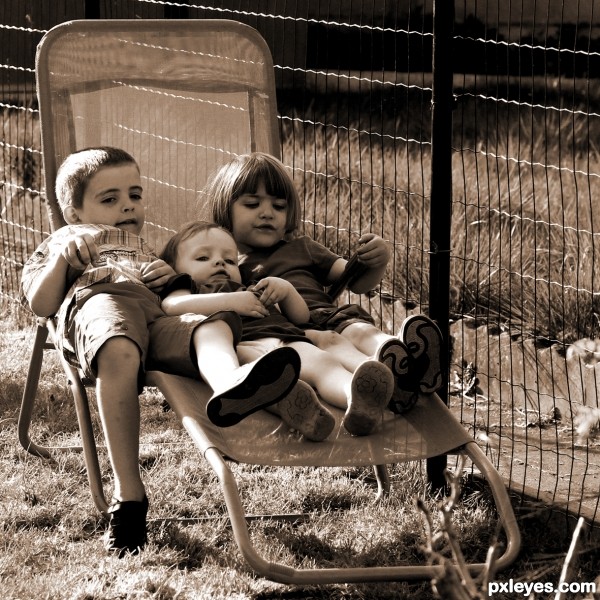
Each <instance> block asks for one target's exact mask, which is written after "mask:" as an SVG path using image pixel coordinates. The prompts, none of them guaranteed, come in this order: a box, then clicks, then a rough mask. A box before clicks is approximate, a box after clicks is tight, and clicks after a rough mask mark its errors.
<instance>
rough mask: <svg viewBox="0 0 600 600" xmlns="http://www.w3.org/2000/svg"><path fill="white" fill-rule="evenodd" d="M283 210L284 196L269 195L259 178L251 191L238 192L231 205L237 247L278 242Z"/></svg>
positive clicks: (243, 248)
mask: <svg viewBox="0 0 600 600" xmlns="http://www.w3.org/2000/svg"><path fill="white" fill-rule="evenodd" d="M287 212H288V201H287V199H285V198H276V197H275V196H270V195H269V194H268V193H267V190H266V189H265V184H264V182H263V181H261V182H260V183H259V185H258V188H257V190H256V192H254V193H253V194H252V193H247V194H242V195H241V196H240V197H239V198H238V199H237V200H236V201H235V202H234V203H233V206H232V207H231V221H232V225H233V232H232V233H233V237H234V238H235V241H236V242H237V245H238V247H239V249H240V251H241V252H249V251H251V250H254V249H256V248H270V247H271V246H274V245H275V244H277V243H278V242H280V241H281V240H282V239H283V238H284V236H285V233H286V223H287Z"/></svg>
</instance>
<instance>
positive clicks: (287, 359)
mask: <svg viewBox="0 0 600 600" xmlns="http://www.w3.org/2000/svg"><path fill="white" fill-rule="evenodd" d="M192 340H193V344H194V349H195V351H196V357H197V360H198V369H199V371H200V375H201V376H202V378H203V379H204V380H205V381H206V382H207V383H208V384H209V385H210V386H211V388H212V389H213V396H212V397H211V399H210V400H209V401H208V404H207V407H206V410H207V414H208V417H209V418H210V420H211V421H212V422H213V423H215V424H216V425H218V426H220V427H229V426H231V425H236V424H237V423H239V422H240V421H241V420H242V419H244V418H245V417H247V416H248V415H250V414H252V413H254V412H256V411H257V410H260V409H262V408H266V407H267V406H270V405H272V404H275V403H276V402H279V401H280V400H281V399H283V398H284V397H285V396H286V395H287V394H288V393H289V392H290V391H291V389H292V388H293V387H294V385H295V384H296V382H297V381H298V375H299V373H300V357H299V356H298V353H297V352H296V351H295V350H293V349H292V348H289V347H283V348H277V349H275V350H272V351H271V352H268V353H267V354H265V355H264V356H261V357H260V358H258V359H257V360H255V361H253V362H251V363H249V364H246V365H243V366H241V367H240V366H239V361H238V357H237V354H236V352H235V349H234V344H233V334H232V332H231V329H230V327H229V326H228V325H227V323H226V322H224V321H210V322H207V323H202V324H201V325H200V326H198V327H197V328H196V329H195V330H194V334H193V337H192Z"/></svg>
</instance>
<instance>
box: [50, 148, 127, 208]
mask: <svg viewBox="0 0 600 600" xmlns="http://www.w3.org/2000/svg"><path fill="white" fill-rule="evenodd" d="M127 163H131V164H134V165H135V166H136V167H137V168H138V170H139V166H138V164H137V161H136V160H135V158H133V156H131V154H129V153H128V152H125V150H121V148H113V147H111V146H98V147H94V148H84V149H83V150H77V151H76V152H73V154H69V156H67V158H65V160H64V161H63V163H62V164H61V165H60V168H59V169H58V173H57V174H56V184H55V190H56V199H57V200H58V203H59V205H60V207H61V209H63V210H64V209H65V208H66V207H67V206H72V207H73V208H81V207H82V204H83V194H84V193H85V188H86V187H87V184H88V182H89V180H90V179H91V178H92V177H93V176H94V175H95V174H96V173H97V172H98V171H100V169H103V168H104V167H112V166H116V165H122V164H127Z"/></svg>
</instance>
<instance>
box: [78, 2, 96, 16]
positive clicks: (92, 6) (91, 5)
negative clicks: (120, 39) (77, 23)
mask: <svg viewBox="0 0 600 600" xmlns="http://www.w3.org/2000/svg"><path fill="white" fill-rule="evenodd" d="M80 6H81V5H80ZM83 14H84V15H85V18H86V19H99V18H100V0H85V6H84V13H83Z"/></svg>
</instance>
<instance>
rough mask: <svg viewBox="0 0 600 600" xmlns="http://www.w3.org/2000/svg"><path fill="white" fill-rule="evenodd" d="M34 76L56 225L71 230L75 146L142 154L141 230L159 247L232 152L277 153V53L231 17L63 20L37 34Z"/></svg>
mask: <svg viewBox="0 0 600 600" xmlns="http://www.w3.org/2000/svg"><path fill="white" fill-rule="evenodd" d="M36 73H37V81H38V95H39V104H40V122H41V131H42V150H43V159H44V173H45V175H44V177H45V187H46V196H47V201H48V210H49V214H50V220H51V224H52V227H53V229H56V228H58V227H60V226H62V225H64V221H63V219H62V215H61V211H60V209H59V207H58V205H57V201H56V197H55V194H54V181H55V177H56V171H57V168H58V167H59V166H60V164H61V162H62V161H63V159H64V158H65V157H66V156H67V155H68V154H70V153H71V152H73V151H74V150H79V149H82V148H86V147H89V146H99V145H109V146H117V147H120V148H123V149H125V150H127V151H128V152H130V153H131V154H132V155H133V156H134V157H135V158H136V160H137V161H138V163H139V165H140V169H141V172H142V184H143V186H144V190H145V191H144V196H145V201H146V226H145V229H144V231H143V232H142V235H143V236H144V237H145V238H146V239H147V240H148V241H149V242H150V243H151V244H153V245H154V246H155V248H156V249H157V250H160V248H161V247H162V245H163V243H164V241H165V240H166V239H167V238H168V237H169V236H170V235H171V233H172V232H173V231H174V230H176V229H177V228H178V227H179V226H180V225H181V224H182V223H184V222H186V221H189V220H193V219H195V218H197V216H198V209H199V205H200V204H201V202H202V198H201V194H200V191H201V190H202V189H203V187H204V185H205V184H206V181H207V178H208V177H209V176H210V174H211V173H212V172H213V171H214V170H215V169H216V168H217V167H218V166H220V165H221V164H223V163H224V162H226V161H227V160H229V159H230V158H231V156H232V155H237V154H243V153H246V152H250V151H254V150H261V151H263V152H268V153H270V154H273V155H275V156H277V157H279V156H280V143H279V136H278V127H277V115H276V98H275V85H274V76H273V65H272V59H271V55H270V51H269V49H268V47H267V45H266V43H265V42H264V40H263V38H262V37H260V35H259V34H258V33H257V32H256V30H254V29H252V28H251V27H248V26H246V25H243V24H241V23H238V22H236V21H227V20H185V21H183V20H182V21H178V20H175V21H158V20H107V21H71V22H68V23H63V24H62V25H59V26H57V27H55V28H54V29H52V30H51V31H49V32H48V33H47V34H46V36H45V37H44V38H43V40H42V41H41V43H40V45H39V47H38V54H37V60H36Z"/></svg>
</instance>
